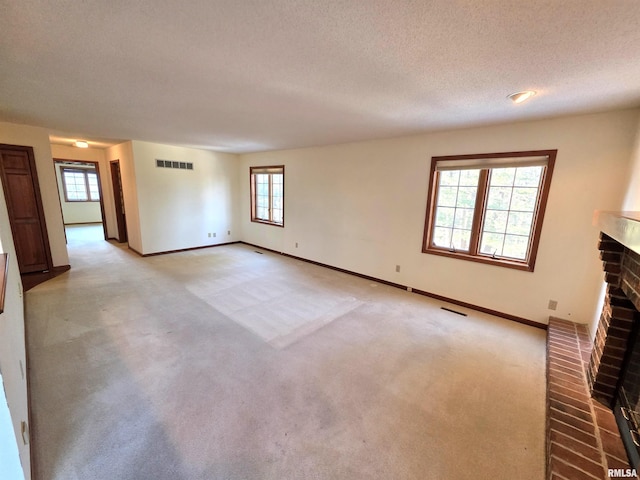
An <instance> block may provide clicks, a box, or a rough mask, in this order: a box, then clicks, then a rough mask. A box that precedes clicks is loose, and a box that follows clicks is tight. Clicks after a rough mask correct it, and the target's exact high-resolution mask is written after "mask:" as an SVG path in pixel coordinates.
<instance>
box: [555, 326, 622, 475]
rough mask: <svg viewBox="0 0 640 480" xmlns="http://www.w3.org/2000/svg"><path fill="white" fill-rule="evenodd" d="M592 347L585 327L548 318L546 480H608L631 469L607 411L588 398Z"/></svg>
mask: <svg viewBox="0 0 640 480" xmlns="http://www.w3.org/2000/svg"><path fill="white" fill-rule="evenodd" d="M592 348H593V343H592V342H591V339H590V338H589V334H588V332H587V329H586V326H585V325H578V324H575V323H571V322H568V321H566V320H560V319H556V318H551V319H550V320H549V328H548V331H547V460H548V462H547V479H549V480H561V479H565V480H578V479H586V480H593V479H608V478H610V477H609V475H608V469H619V468H624V469H627V468H630V467H629V464H628V461H627V456H626V453H625V450H624V446H623V445H622V441H621V440H620V435H619V433H618V427H617V425H616V421H615V419H614V417H613V413H612V411H611V409H610V408H609V407H608V406H606V405H603V404H602V403H600V402H599V401H598V400H596V399H595V398H592V397H591V396H590V394H589V393H590V388H589V384H588V381H587V369H588V368H590V360H591V358H592V355H591V353H592Z"/></svg>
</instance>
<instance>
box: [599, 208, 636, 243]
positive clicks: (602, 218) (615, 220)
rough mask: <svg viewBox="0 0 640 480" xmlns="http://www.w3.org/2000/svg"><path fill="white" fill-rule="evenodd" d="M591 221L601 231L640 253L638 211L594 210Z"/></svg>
mask: <svg viewBox="0 0 640 480" xmlns="http://www.w3.org/2000/svg"><path fill="white" fill-rule="evenodd" d="M593 223H594V225H596V226H597V227H598V228H600V231H601V232H602V233H604V234H606V235H608V236H609V237H611V238H613V239H614V240H616V241H617V242H619V243H621V244H622V245H624V246H625V247H627V248H628V249H629V250H633V251H634V252H636V253H637V254H640V212H607V211H602V210H596V212H595V215H594V220H593Z"/></svg>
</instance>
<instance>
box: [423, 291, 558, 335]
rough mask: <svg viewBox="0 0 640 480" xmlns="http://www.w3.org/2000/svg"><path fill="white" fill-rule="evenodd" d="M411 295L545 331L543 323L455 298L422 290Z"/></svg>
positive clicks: (545, 327) (545, 326)
mask: <svg viewBox="0 0 640 480" xmlns="http://www.w3.org/2000/svg"><path fill="white" fill-rule="evenodd" d="M412 291H413V293H417V294H418V295H424V296H425V297H430V298H433V299H435V300H440V301H442V302H447V303H452V304H454V305H458V306H459V307H464V308H468V309H470V310H476V311H478V312H482V313H488V314H489V315H493V316H494V317H501V318H506V319H507V320H512V321H514V322H518V323H523V324H525V325H529V326H530V327H536V328H541V329H542V330H546V329H547V325H545V324H544V323H539V322H534V321H533V320H529V319H528V318H523V317H518V316H516V315H511V314H509V313H503V312H498V311H497V310H492V309H490V308H485V307H481V306H479V305H473V304H472V303H467V302H462V301H460V300H456V299H455V298H449V297H444V296H442V295H438V294H436V293H431V292H426V291H424V290H417V289H415V288H414V289H413V290H412Z"/></svg>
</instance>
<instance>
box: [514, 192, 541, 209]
mask: <svg viewBox="0 0 640 480" xmlns="http://www.w3.org/2000/svg"><path fill="white" fill-rule="evenodd" d="M537 197H538V189H537V188H531V187H520V188H514V189H513V199H512V200H511V210H518V211H520V212H533V210H534V209H535V208H536V199H537Z"/></svg>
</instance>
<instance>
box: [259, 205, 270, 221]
mask: <svg viewBox="0 0 640 480" xmlns="http://www.w3.org/2000/svg"><path fill="white" fill-rule="evenodd" d="M256 217H258V218H259V219H261V220H269V209H268V208H264V207H258V208H256Z"/></svg>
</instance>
